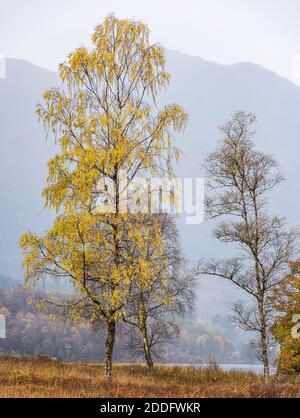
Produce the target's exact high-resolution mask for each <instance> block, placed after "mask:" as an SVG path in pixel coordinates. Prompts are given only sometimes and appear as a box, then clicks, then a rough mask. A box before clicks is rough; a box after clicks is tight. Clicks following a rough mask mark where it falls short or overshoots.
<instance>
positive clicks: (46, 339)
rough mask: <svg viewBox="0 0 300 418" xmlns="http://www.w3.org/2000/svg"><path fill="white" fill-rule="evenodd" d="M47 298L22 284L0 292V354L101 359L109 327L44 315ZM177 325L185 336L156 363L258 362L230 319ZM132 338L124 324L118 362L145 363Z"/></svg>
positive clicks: (162, 352) (165, 349) (187, 321)
mask: <svg viewBox="0 0 300 418" xmlns="http://www.w3.org/2000/svg"><path fill="white" fill-rule="evenodd" d="M60 298H61V299H63V298H64V295H63V294H61V295H60ZM45 299H46V293H45V291H43V290H35V291H34V290H30V289H24V288H23V287H22V286H14V287H12V288H11V289H10V290H7V291H6V292H3V291H0V306H1V308H0V314H2V315H4V316H5V318H6V328H7V338H6V339H5V340H0V353H1V354H3V355H9V356H19V357H23V356H25V357H27V356H46V357H48V358H50V359H56V360H60V361H84V362H100V361H102V360H103V355H104V342H105V329H103V328H101V327H100V328H97V329H91V328H90V326H89V324H88V322H86V323H82V324H81V325H80V326H78V325H76V324H72V323H71V322H70V321H69V320H68V319H67V318H66V319H63V318H59V320H53V319H52V318H51V317H50V314H49V312H47V313H46V312H41V311H40V310H39V309H37V308H36V306H35V305H34V304H33V303H32V301H33V300H45ZM52 310H54V309H53V308H52ZM56 313H57V312H56ZM178 326H179V328H180V330H181V331H180V333H178V335H177V336H176V338H175V339H174V340H173V343H172V342H171V341H169V343H168V344H165V345H164V347H161V349H160V353H158V354H160V355H159V356H158V357H155V360H157V361H159V362H161V363H167V364H170V363H178V364H186V363H189V364H201V363H202V364H207V363H209V361H210V360H213V359H214V360H216V361H217V362H219V363H222V364H226V363H228V364H230V363H245V364H254V363H256V356H255V351H254V350H253V349H252V347H251V344H250V343H249V342H246V343H242V342H239V344H237V343H236V336H235V335H233V334H234V328H233V327H232V326H230V323H228V321H227V320H226V318H225V320H222V318H221V317H216V318H214V319H213V321H212V322H211V323H210V324H208V323H202V322H201V321H200V320H199V318H195V317H190V318H186V319H185V320H181V321H180V323H178ZM226 327H227V329H226ZM221 331H223V333H222V332H221ZM127 339H128V329H126V327H124V326H123V327H122V328H121V329H119V330H118V332H117V340H116V347H115V353H114V358H115V360H116V361H118V362H142V361H143V344H142V341H141V340H139V346H138V344H136V349H135V350H129V349H128V341H127Z"/></svg>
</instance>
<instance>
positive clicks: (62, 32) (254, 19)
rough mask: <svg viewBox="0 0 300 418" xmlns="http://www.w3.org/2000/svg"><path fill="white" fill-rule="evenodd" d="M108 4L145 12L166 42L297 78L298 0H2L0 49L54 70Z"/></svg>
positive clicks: (122, 13)
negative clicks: (260, 66) (253, 64)
mask: <svg viewBox="0 0 300 418" xmlns="http://www.w3.org/2000/svg"><path fill="white" fill-rule="evenodd" d="M110 12H115V14H116V15H117V16H118V17H130V18H132V17H134V18H136V19H141V20H143V21H144V22H146V23H147V24H148V25H149V26H150V28H151V38H152V41H154V42H161V43H162V44H163V45H164V46H165V47H167V48H171V49H175V50H178V51H181V52H183V53H187V54H191V55H198V56H201V57H203V58H204V59H207V60H211V61H216V62H219V63H224V64H231V63H236V62H241V61H249V62H252V63H257V64H260V65H262V66H264V67H266V68H269V69H271V70H274V71H276V72H277V73H278V74H280V75H283V76H285V77H287V78H289V79H291V80H293V81H295V82H297V83H298V84H299V85H300V24H299V22H300V1H299V0H182V1H179V0H26V1H24V0H0V54H2V55H4V56H7V57H14V58H24V59H26V60H28V61H31V62H33V63H35V64H38V65H40V66H43V67H46V68H49V69H53V70H55V69H56V68H57V65H58V63H59V62H61V61H63V60H64V59H65V57H66V55H67V53H68V52H70V51H71V50H72V49H74V48H76V47H78V46H79V45H81V44H87V43H88V42H89V38H90V34H91V33H92V31H93V29H94V27H95V25H96V24H98V23H100V22H101V21H102V19H103V18H104V17H105V16H106V15H107V14H108V13H110Z"/></svg>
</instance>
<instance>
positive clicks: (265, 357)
mask: <svg viewBox="0 0 300 418" xmlns="http://www.w3.org/2000/svg"><path fill="white" fill-rule="evenodd" d="M259 315H260V327H261V330H260V345H261V358H262V362H263V365H264V378H265V381H268V380H269V377H270V365H269V353H268V332H267V324H266V317H265V310H264V302H263V301H261V302H260V303H259Z"/></svg>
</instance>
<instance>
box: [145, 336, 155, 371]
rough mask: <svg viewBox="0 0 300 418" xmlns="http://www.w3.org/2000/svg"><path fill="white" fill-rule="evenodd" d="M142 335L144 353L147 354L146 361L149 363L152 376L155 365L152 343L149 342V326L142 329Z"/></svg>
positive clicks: (148, 366)
mask: <svg viewBox="0 0 300 418" xmlns="http://www.w3.org/2000/svg"><path fill="white" fill-rule="evenodd" d="M142 335H143V344H144V355H145V360H146V363H147V368H148V374H149V375H150V376H153V374H154V365H153V360H152V355H151V349H150V344H149V338H148V332H147V328H145V329H144V330H142Z"/></svg>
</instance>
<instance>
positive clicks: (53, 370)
mask: <svg viewBox="0 0 300 418" xmlns="http://www.w3.org/2000/svg"><path fill="white" fill-rule="evenodd" d="M102 371H103V369H102V366H101V365H99V364H83V363H82V364H81V363H60V362H57V361H50V360H47V359H43V358H34V359H32V358H8V357H0V397H1V398H7V397H9V398H11V397H18V398H19V397H22V398H29V397H30V398H35V397H42V398H53V397H55V398H57V397H59V398H62V397H63V398H65V397H94V398H101V397H146V398H147V397H148V398H149V397H156V398H158V397H183V398H184V397H186V398H189V397H198V398H205V397H211V398H217V397H221V398H226V397H248V398H249V397H251V398H253V397H267V398H273V397H300V384H288V383H279V382H277V381H276V380H275V378H272V380H271V382H270V383H269V384H268V385H265V384H263V381H262V378H261V377H259V376H257V375H256V374H254V373H251V372H237V371H231V372H223V371H221V370H219V369H218V368H217V367H215V368H210V369H203V370H199V369H194V368H181V367H171V366H159V367H157V370H156V375H155V377H149V376H147V372H146V370H145V368H144V367H143V366H141V365H132V366H126V365H115V367H114V379H113V381H112V382H111V383H106V382H105V381H104V379H103V377H102Z"/></svg>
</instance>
